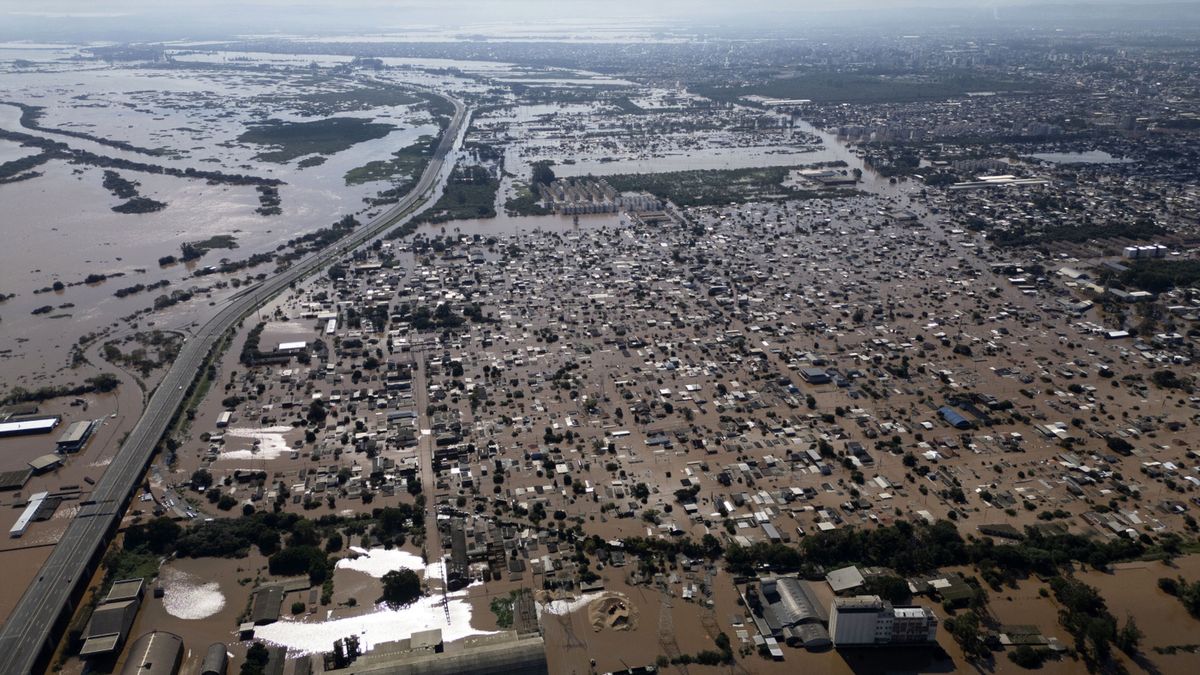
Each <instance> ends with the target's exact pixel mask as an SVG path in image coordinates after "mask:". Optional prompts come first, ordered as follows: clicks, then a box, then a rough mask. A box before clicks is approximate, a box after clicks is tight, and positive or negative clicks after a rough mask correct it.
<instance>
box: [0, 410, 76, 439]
mask: <svg viewBox="0 0 1200 675" xmlns="http://www.w3.org/2000/svg"><path fill="white" fill-rule="evenodd" d="M61 421H62V418H61V417H59V416H58V415H52V416H50V417H22V418H20V419H15V420H14V419H9V420H5V421H3V422H0V438H2V437H4V436H25V435H28V434H48V433H50V432H51V431H54V427H57V426H58V423H59V422H61Z"/></svg>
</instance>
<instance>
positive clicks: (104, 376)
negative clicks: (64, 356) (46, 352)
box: [0, 373, 121, 405]
mask: <svg viewBox="0 0 1200 675" xmlns="http://www.w3.org/2000/svg"><path fill="white" fill-rule="evenodd" d="M83 382H84V383H83V384H78V385H75V386H67V385H62V384H60V385H54V386H45V387H39V388H37V389H34V390H32V391H31V390H28V389H25V388H24V387H13V388H12V389H10V390H9V391H8V395H7V396H4V397H0V405H12V404H14V403H35V402H38V401H48V400H50V399H52V398H60V397H63V396H83V395H84V394H104V393H108V392H110V391H113V390H115V389H116V388H117V385H119V384H120V383H121V381H120V380H119V379H117V376H116V375H113V374H112V373H101V374H100V375H96V376H94V377H89V378H87V379H86V380H84V381H83Z"/></svg>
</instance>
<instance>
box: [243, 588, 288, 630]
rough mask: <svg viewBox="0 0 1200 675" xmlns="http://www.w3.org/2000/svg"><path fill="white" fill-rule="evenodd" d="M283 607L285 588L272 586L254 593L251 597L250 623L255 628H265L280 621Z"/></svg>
mask: <svg viewBox="0 0 1200 675" xmlns="http://www.w3.org/2000/svg"><path fill="white" fill-rule="evenodd" d="M282 607H283V586H280V585H278V584H272V585H269V586H263V587H261V588H259V589H258V590H256V591H254V595H253V596H251V604H250V621H251V622H252V623H253V624H254V625H255V626H265V625H266V624H269V623H275V622H276V621H278V620H279V612H280V609H281V608H282Z"/></svg>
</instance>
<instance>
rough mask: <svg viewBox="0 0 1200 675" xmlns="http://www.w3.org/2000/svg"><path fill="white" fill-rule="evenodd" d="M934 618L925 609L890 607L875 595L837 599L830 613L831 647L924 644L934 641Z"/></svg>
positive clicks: (931, 613)
mask: <svg viewBox="0 0 1200 675" xmlns="http://www.w3.org/2000/svg"><path fill="white" fill-rule="evenodd" d="M937 625H938V620H937V617H936V616H935V615H934V614H933V612H932V611H931V610H929V609H928V608H925V607H919V606H913V607H893V606H892V603H890V602H886V601H884V600H882V599H881V598H880V597H879V596H878V595H856V596H854V597H851V598H836V599H835V600H834V601H833V605H832V606H831V607H830V610H829V634H830V638H831V639H832V641H833V646H834V647H855V646H867V645H901V644H927V643H931V642H934V641H935V640H937Z"/></svg>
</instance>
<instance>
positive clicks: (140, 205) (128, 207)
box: [112, 197, 167, 213]
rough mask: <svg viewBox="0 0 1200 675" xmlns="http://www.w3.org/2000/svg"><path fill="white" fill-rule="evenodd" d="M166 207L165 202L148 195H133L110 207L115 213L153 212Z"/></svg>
mask: <svg viewBox="0 0 1200 675" xmlns="http://www.w3.org/2000/svg"><path fill="white" fill-rule="evenodd" d="M165 208H167V204H166V202H160V201H157V200H154V199H150V198H149V197H134V198H133V199H130V200H129V201H127V202H122V203H120V204H117V205H116V206H114V207H112V210H113V211H116V212H117V213H154V212H155V211H162V210H163V209H165Z"/></svg>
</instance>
